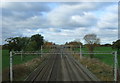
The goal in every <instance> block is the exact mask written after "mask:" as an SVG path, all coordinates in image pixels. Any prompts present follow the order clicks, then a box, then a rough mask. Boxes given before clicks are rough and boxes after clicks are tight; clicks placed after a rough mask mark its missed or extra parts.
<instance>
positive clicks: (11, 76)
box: [10, 51, 13, 82]
mask: <svg viewBox="0 0 120 83" xmlns="http://www.w3.org/2000/svg"><path fill="white" fill-rule="evenodd" d="M12 56H13V55H12V51H10V81H11V82H12V81H13V69H12V65H13V61H12Z"/></svg>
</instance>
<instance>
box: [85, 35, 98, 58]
mask: <svg viewBox="0 0 120 83" xmlns="http://www.w3.org/2000/svg"><path fill="white" fill-rule="evenodd" d="M84 39H85V41H86V43H87V45H86V46H87V48H88V50H89V51H90V53H93V51H94V49H95V46H96V45H97V44H99V43H100V39H99V38H97V35H96V34H87V35H85V36H84ZM90 57H91V58H93V57H94V55H93V54H90Z"/></svg>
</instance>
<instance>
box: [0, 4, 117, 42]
mask: <svg viewBox="0 0 120 83" xmlns="http://www.w3.org/2000/svg"><path fill="white" fill-rule="evenodd" d="M0 9H2V15H0V16H2V42H3V44H4V43H5V42H4V40H5V39H6V38H9V37H17V36H27V37H30V36H31V35H33V34H38V33H39V34H41V35H43V36H44V39H45V40H48V41H52V42H55V43H57V44H64V43H65V42H69V41H73V40H76V39H77V40H78V39H80V41H81V42H83V43H84V40H83V37H84V36H85V35H86V34H90V33H95V34H96V35H97V36H98V37H99V38H100V40H101V43H112V42H113V41H115V40H117V39H118V3H117V2H90V3H88V2H81V3H80V2H79V3H73V2H66V3H65V2H64V3H60V2H58V3H53V2H50V3H48V2H27V3H26V2H9V3H2V6H0ZM0 14H1V13H0Z"/></svg>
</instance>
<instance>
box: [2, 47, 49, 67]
mask: <svg viewBox="0 0 120 83" xmlns="http://www.w3.org/2000/svg"><path fill="white" fill-rule="evenodd" d="M43 51H44V52H47V51H48V49H44V50H43ZM39 56H40V55H26V56H25V55H23V60H22V61H21V56H20V55H15V56H14V57H13V65H16V64H22V63H25V62H27V61H30V60H32V59H33V58H37V57H39ZM7 67H9V51H8V50H2V69H5V68H7Z"/></svg>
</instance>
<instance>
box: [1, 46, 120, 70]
mask: <svg viewBox="0 0 120 83" xmlns="http://www.w3.org/2000/svg"><path fill="white" fill-rule="evenodd" d="M79 50H80V49H79V48H76V49H74V51H79ZM47 51H48V50H46V49H45V50H44V52H47ZM82 51H88V50H87V48H82ZM95 51H101V52H102V51H106V52H112V51H114V50H112V48H111V47H97V48H96V49H95ZM38 56H40V55H28V56H24V55H23V58H24V59H23V60H22V61H21V56H20V55H16V56H14V59H13V60H14V63H13V64H14V65H15V64H22V63H25V62H27V61H30V60H32V59H33V58H36V57H38ZM83 56H89V55H83ZM94 57H95V58H97V59H99V60H100V61H102V62H104V63H106V64H108V65H111V66H112V65H113V63H114V61H113V58H114V57H113V55H110V54H108V55H106V54H99V55H96V54H95V55H94ZM119 58H120V57H119ZM2 64H3V65H2V68H3V69H4V68H7V67H9V51H8V50H2Z"/></svg>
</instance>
